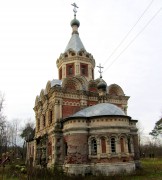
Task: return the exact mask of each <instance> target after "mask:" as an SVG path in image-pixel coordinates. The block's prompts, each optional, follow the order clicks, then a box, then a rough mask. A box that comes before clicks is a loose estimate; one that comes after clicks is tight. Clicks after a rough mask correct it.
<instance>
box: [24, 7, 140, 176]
mask: <svg viewBox="0 0 162 180" xmlns="http://www.w3.org/2000/svg"><path fill="white" fill-rule="evenodd" d="M75 8H76V7H74V9H75ZM74 12H75V13H74V19H73V20H72V21H71V27H72V36H71V39H70V41H69V43H68V44H67V46H66V49H65V51H64V52H63V53H61V54H60V56H59V58H58V59H57V61H56V65H57V68H58V77H59V78H58V79H53V80H52V81H48V82H47V84H46V87H45V88H44V89H42V90H41V92H40V95H38V96H37V97H36V100H35V106H34V111H35V117H36V119H35V120H36V128H35V132H34V135H33V136H31V137H30V138H29V139H28V141H27V162H30V163H32V164H33V166H39V167H51V166H55V165H57V166H59V167H62V169H63V170H64V171H65V172H66V173H68V174H75V175H78V174H82V175H86V174H93V175H97V174H104V175H110V174H114V173H119V172H121V171H124V172H131V171H134V170H135V168H136V165H137V164H138V163H139V152H138V135H137V127H136V123H137V120H133V119H132V118H131V117H130V116H128V115H127V107H128V99H129V96H126V95H125V94H124V91H123V90H122V88H121V87H120V86H119V85H117V84H110V85H108V84H107V83H106V81H105V80H103V79H102V76H101V75H100V78H97V79H95V78H94V68H95V66H96V62H95V59H94V58H93V55H92V54H91V53H89V52H88V51H87V50H86V49H85V47H84V45H83V43H82V41H81V39H80V37H79V32H78V28H79V26H80V22H79V21H78V20H77V19H76V11H74Z"/></svg>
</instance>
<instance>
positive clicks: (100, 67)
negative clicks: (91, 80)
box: [97, 64, 103, 78]
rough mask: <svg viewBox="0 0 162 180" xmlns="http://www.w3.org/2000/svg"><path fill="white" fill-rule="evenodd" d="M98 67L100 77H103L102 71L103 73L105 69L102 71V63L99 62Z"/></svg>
mask: <svg viewBox="0 0 162 180" xmlns="http://www.w3.org/2000/svg"><path fill="white" fill-rule="evenodd" d="M97 67H98V68H99V71H98V72H99V73H100V78H102V73H103V71H101V69H102V68H103V67H102V66H101V64H99V66H97Z"/></svg>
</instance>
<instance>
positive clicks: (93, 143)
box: [91, 139, 97, 155]
mask: <svg viewBox="0 0 162 180" xmlns="http://www.w3.org/2000/svg"><path fill="white" fill-rule="evenodd" d="M91 154H92V155H97V142H96V140H95V139H92V141H91Z"/></svg>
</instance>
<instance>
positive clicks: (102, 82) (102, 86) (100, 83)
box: [97, 79, 107, 91]
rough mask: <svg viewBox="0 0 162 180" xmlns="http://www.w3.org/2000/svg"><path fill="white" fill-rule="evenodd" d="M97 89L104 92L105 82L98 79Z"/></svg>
mask: <svg viewBox="0 0 162 180" xmlns="http://www.w3.org/2000/svg"><path fill="white" fill-rule="evenodd" d="M97 88H98V89H102V90H103V91H106V88H107V84H106V82H105V81H104V80H103V79H100V82H99V83H98V84H97Z"/></svg>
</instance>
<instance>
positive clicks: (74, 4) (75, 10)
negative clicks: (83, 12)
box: [71, 3, 79, 17]
mask: <svg viewBox="0 0 162 180" xmlns="http://www.w3.org/2000/svg"><path fill="white" fill-rule="evenodd" d="M71 5H72V6H74V9H73V12H74V17H76V13H77V9H76V8H79V7H78V6H77V5H76V3H73V4H71Z"/></svg>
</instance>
